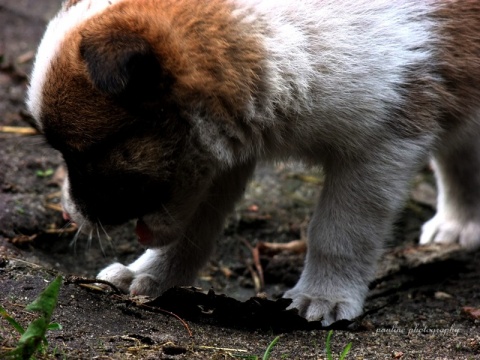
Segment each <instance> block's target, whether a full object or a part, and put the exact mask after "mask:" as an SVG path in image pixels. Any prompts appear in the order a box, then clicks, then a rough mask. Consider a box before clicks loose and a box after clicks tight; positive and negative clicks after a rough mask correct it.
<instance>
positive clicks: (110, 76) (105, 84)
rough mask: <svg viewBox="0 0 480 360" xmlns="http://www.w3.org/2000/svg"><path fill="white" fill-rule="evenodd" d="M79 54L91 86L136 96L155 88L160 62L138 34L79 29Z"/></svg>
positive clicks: (116, 93) (119, 94)
mask: <svg viewBox="0 0 480 360" xmlns="http://www.w3.org/2000/svg"><path fill="white" fill-rule="evenodd" d="M80 55H81V57H82V59H83V60H84V61H85V63H86V65H87V70H88V73H89V75H90V79H91V80H92V82H93V84H94V85H95V87H97V88H98V89H99V90H100V91H102V92H104V93H106V94H109V95H112V96H122V95H127V94H128V95H129V96H131V95H133V96H134V97H140V96H144V95H148V94H152V93H153V92H155V89H156V88H157V87H158V85H159V84H160V81H161V73H162V69H161V64H160V63H159V60H158V58H157V56H156V54H155V52H154V50H153V49H152V47H151V45H150V44H149V43H148V41H147V40H146V39H144V38H143V37H142V36H140V35H138V34H135V33H128V32H126V31H115V30H104V32H102V33H99V32H93V33H89V32H87V31H84V32H83V33H82V40H81V43H80Z"/></svg>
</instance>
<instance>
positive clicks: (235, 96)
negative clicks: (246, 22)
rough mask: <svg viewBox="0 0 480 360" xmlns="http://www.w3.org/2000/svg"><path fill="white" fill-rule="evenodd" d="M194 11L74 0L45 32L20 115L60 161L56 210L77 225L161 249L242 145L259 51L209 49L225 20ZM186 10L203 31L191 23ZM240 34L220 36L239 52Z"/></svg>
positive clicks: (221, 13)
mask: <svg viewBox="0 0 480 360" xmlns="http://www.w3.org/2000/svg"><path fill="white" fill-rule="evenodd" d="M165 3H169V4H165ZM182 3H183V4H182ZM196 3H197V2H190V1H177V2H168V1H167V2H164V1H155V0H142V1H139V0H134V1H133V0H132V1H129V0H116V1H115V0H113V1H108V0H95V1H93V0H70V1H68V2H67V3H66V4H65V5H64V7H63V9H62V10H61V12H60V13H59V15H57V17H56V18H55V19H54V20H52V22H51V23H50V25H49V28H48V29H47V32H46V34H45V36H44V39H43V40H42V43H41V45H40V47H39V50H38V54H37V58H36V62H35V67H34V71H33V73H32V78H31V85H30V88H29V93H28V101H27V104H28V107H29V109H30V111H31V113H32V114H33V116H34V118H35V120H36V122H37V124H38V127H39V128H40V130H41V131H42V132H43V133H44V135H45V137H46V139H47V141H48V142H49V143H50V144H51V145H52V146H53V147H54V148H56V149H58V150H59V151H60V152H61V153H62V154H63V157H64V159H65V162H66V165H67V168H68V179H67V181H66V183H65V186H64V199H63V203H64V208H65V210H66V211H67V212H68V213H69V214H70V216H71V217H72V219H73V220H74V221H76V222H78V223H82V222H84V220H87V221H88V222H90V223H100V224H103V225H108V224H119V223H122V222H125V221H127V220H130V219H135V218H139V219H142V221H141V223H142V224H143V227H144V229H148V231H147V232H148V233H149V235H152V234H153V235H152V236H145V237H148V238H149V239H147V240H148V241H147V240H145V243H149V245H152V246H155V245H160V244H162V243H168V242H170V241H173V240H175V239H176V238H178V237H179V236H181V234H182V232H183V229H184V228H185V227H186V225H187V224H188V221H189V220H190V219H191V217H192V216H193V214H194V212H195V210H196V209H197V207H198V205H199V203H200V202H201V201H202V200H203V197H204V196H205V194H206V192H207V191H208V188H209V186H210V185H211V182H212V179H213V177H214V176H215V172H216V171H218V169H219V168H221V167H222V166H224V164H225V163H226V162H229V161H232V159H233V158H234V157H235V154H234V151H235V146H237V145H238V144H239V143H240V142H241V141H242V136H243V135H242V132H241V131H237V128H236V125H235V119H236V118H237V117H239V116H240V114H241V113H242V114H243V113H245V111H246V110H245V109H247V108H248V107H249V105H248V104H247V102H248V101H249V99H251V98H253V95H252V89H254V88H255V86H254V84H253V83H254V82H255V81H257V80H256V79H258V78H259V76H258V75H259V74H256V73H255V71H257V70H255V71H252V70H251V69H252V68H258V71H260V70H259V69H260V64H259V63H258V62H259V61H258V56H257V55H255V54H256V53H255V51H257V50H258V49H257V48H255V49H254V50H255V51H254V50H249V48H251V47H254V44H253V43H251V44H249V43H248V41H247V46H246V50H245V51H246V53H247V54H244V55H245V56H246V57H247V58H245V59H243V60H242V56H244V55H239V54H237V53H235V52H231V53H227V52H226V51H225V49H222V50H221V51H216V50H215V48H214V46H215V45H212V44H211V43H210V42H211V40H212V38H214V37H215V36H217V37H218V34H217V33H215V32H218V31H220V30H219V27H218V26H221V27H222V26H223V25H226V24H225V23H228V22H231V19H230V18H229V16H230V15H229V11H227V10H226V9H223V8H215V6H217V7H218V5H211V4H213V3H215V2H208V1H205V2H198V4H196ZM200 3H202V4H200ZM209 4H210V5H209ZM192 7H193V8H195V9H192ZM190 11H191V12H192V13H193V14H195V13H197V15H195V16H200V17H204V19H203V20H202V21H203V22H204V23H200V24H199V25H195V24H193V23H192V21H191V20H192V19H188V17H189V16H192V15H188V14H187V13H188V12H190ZM204 12H207V13H208V14H202V13H204ZM179 16H181V17H179ZM209 17H211V18H212V19H210V20H208V18H209ZM205 21H206V22H207V23H205ZM209 21H213V22H217V23H218V22H220V24H216V25H215V27H212V26H210V25H209V24H208V22H209ZM174 22H177V24H175V23H174ZM182 22H184V23H185V24H182ZM229 25H231V24H229ZM192 26H194V27H195V26H197V27H196V28H189V27H192ZM227 28H228V27H227ZM237 30H238V29H237ZM237 30H236V29H235V28H234V29H230V30H228V29H227V30H225V29H223V30H221V31H227V33H228V34H227V35H225V34H223V35H222V36H227V37H228V36H230V37H232V41H233V43H232V44H233V45H232V44H230V45H228V46H229V47H230V46H237V47H238V43H237V42H238V41H239V40H238V39H237V40H235V39H234V38H233V37H236V36H237V37H238V34H236V31H237ZM208 31H213V32H214V34H210V35H209V36H210V39H209V38H206V36H207V35H208V34H206V33H205V32H208ZM202 32H203V33H202ZM242 41H244V40H242ZM235 44H236V45H235ZM217 45H218V44H217ZM220 46H226V45H225V44H223V45H222V44H220ZM255 46H257V45H255ZM257 47H258V46H257ZM205 51H207V54H204V52H205ZM249 51H250V53H248V52H249ZM205 57H208V60H206V59H205ZM239 61H240V62H242V61H243V63H242V64H236V65H235V63H238V62H239ZM249 63H250V64H249ZM237 65H238V68H236V66H237ZM247 65H250V67H248V66H247ZM222 164H223V165H222ZM145 224H146V225H145ZM143 233H145V231H144V232H143Z"/></svg>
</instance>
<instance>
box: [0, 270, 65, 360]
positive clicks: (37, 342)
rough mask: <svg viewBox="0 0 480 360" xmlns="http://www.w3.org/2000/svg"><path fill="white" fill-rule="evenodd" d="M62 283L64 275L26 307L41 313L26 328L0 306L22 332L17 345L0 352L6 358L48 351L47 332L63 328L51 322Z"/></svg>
mask: <svg viewBox="0 0 480 360" xmlns="http://www.w3.org/2000/svg"><path fill="white" fill-rule="evenodd" d="M61 285H62V277H61V276H58V277H57V278H56V279H55V280H54V281H52V282H51V283H50V284H49V285H48V286H47V287H46V288H45V290H43V291H42V292H41V293H40V295H39V296H38V297H37V298H36V299H35V300H34V301H33V302H32V303H30V304H29V305H27V307H26V309H27V310H28V311H33V312H36V313H39V314H40V317H39V318H37V319H35V320H33V321H32V322H31V323H30V325H28V327H27V329H26V330H25V329H24V328H23V327H22V326H21V325H20V324H19V323H18V322H17V321H16V320H15V319H14V318H13V317H12V316H10V315H9V314H8V313H7V311H6V310H5V309H4V308H3V307H2V306H0V315H1V316H2V317H3V318H4V319H5V320H7V321H8V323H10V325H12V326H13V328H14V329H15V330H17V331H18V332H19V333H20V334H21V337H20V340H19V341H18V344H17V347H16V348H15V349H14V350H12V351H10V352H8V353H6V354H0V355H1V356H4V357H5V358H6V359H13V360H17V359H30V358H31V357H32V356H33V355H34V354H35V353H36V352H37V351H40V352H42V353H43V354H45V353H46V349H47V347H48V342H47V339H46V337H45V334H46V332H47V331H48V330H61V329H62V326H61V325H60V324H58V323H51V322H50V319H51V317H52V313H53V310H54V309H55V307H56V306H57V299H58V292H59V290H60V286H61Z"/></svg>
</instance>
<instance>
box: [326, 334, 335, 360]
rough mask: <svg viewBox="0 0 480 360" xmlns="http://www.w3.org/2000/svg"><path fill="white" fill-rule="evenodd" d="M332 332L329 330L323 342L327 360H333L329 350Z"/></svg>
mask: <svg viewBox="0 0 480 360" xmlns="http://www.w3.org/2000/svg"><path fill="white" fill-rule="evenodd" d="M332 335H333V330H330V331H329V332H328V335H327V341H326V342H325V348H326V350H327V358H328V360H333V355H332V349H331V348H330V340H331V339H332Z"/></svg>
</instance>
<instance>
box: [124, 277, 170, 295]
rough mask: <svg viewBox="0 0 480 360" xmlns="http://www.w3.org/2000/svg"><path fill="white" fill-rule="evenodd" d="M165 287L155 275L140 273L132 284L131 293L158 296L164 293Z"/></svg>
mask: <svg viewBox="0 0 480 360" xmlns="http://www.w3.org/2000/svg"><path fill="white" fill-rule="evenodd" d="M162 290H163V287H162V286H161V284H160V283H159V282H158V279H156V278H155V277H154V276H153V275H150V274H139V275H137V276H136V277H135V278H134V279H133V281H132V284H131V285H130V294H132V295H147V296H151V297H156V296H159V295H161V294H162V292H163V291H162Z"/></svg>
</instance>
